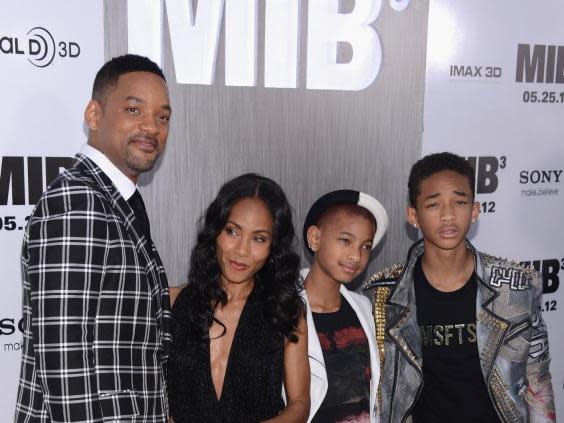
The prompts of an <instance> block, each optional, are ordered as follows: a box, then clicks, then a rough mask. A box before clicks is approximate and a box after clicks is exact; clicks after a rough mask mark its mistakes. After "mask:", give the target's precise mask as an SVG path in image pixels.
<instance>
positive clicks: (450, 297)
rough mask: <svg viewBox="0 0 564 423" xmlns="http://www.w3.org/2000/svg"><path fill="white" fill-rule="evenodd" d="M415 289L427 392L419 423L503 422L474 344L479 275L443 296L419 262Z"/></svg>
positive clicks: (423, 393) (420, 401)
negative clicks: (488, 388) (492, 399)
mask: <svg viewBox="0 0 564 423" xmlns="http://www.w3.org/2000/svg"><path fill="white" fill-rule="evenodd" d="M414 284H415V300H416V308H417V322H418V324H419V329H420V331H421V337H422V341H423V348H422V353H423V390H422V391H421V395H420V397H419V399H418V401H417V403H416V405H415V408H414V410H413V417H414V420H415V423H441V422H445V423H452V422H457V423H466V422H467V423H471V422H472V423H474V422H475V423H478V422H479V423H490V422H491V423H494V422H495V423H499V421H500V420H499V418H498V416H497V413H496V411H495V409H494V407H493V404H492V401H491V399H490V396H489V393H488V391H487V388H486V384H485V382H484V376H483V374H482V370H481V367H480V359H479V354H478V344H477V342H476V340H477V336H476V296H477V293H478V282H477V279H476V274H475V273H473V274H472V276H471V277H470V279H469V280H468V281H467V282H466V284H465V285H464V286H463V287H462V288H460V289H458V290H456V291H453V292H443V291H439V290H437V289H435V288H434V287H433V286H432V285H431V284H430V283H429V281H428V280H427V278H426V277H425V273H424V272H423V268H422V265H421V257H419V259H418V260H417V262H416V264H415V269H414Z"/></svg>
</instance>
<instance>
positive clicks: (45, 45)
mask: <svg viewBox="0 0 564 423" xmlns="http://www.w3.org/2000/svg"><path fill="white" fill-rule="evenodd" d="M0 53H1V54H5V55H16V56H17V55H20V56H25V57H27V60H28V61H29V63H31V64H32V65H33V66H37V67H38V68H45V67H47V66H49V65H50V64H51V63H53V60H55V57H56V56H59V57H61V58H70V59H74V58H77V57H78V56H80V46H79V44H78V43H77V42H75V41H55V38H54V37H53V35H52V34H51V32H49V31H48V30H47V29H46V28H43V27H42V26H36V27H35V28H31V29H30V30H29V31H28V32H27V33H26V35H25V37H17V36H13V35H3V36H1V37H0Z"/></svg>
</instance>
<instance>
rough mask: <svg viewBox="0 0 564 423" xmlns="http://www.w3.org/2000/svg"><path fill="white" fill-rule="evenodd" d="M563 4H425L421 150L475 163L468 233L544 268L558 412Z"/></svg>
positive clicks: (563, 408)
mask: <svg viewBox="0 0 564 423" xmlns="http://www.w3.org/2000/svg"><path fill="white" fill-rule="evenodd" d="M563 17H564V4H563V3H562V2H561V1H558V0H550V1H544V2H542V4H541V3H539V2H531V1H525V0H520V1H515V0H504V1H495V2H492V1H489V0H476V1H472V2H461V1H456V0H433V1H431V3H430V10H429V26H428V28H429V29H428V40H427V72H426V86H425V106H424V128H425V130H424V132H423V153H424V154H426V153H430V152H438V151H445V150H446V151H454V152H456V153H458V154H460V155H462V156H464V157H467V158H468V160H470V161H471V162H472V163H473V164H474V165H475V168H476V175H477V184H476V194H477V200H478V201H479V202H480V203H481V207H480V208H481V216H480V219H479V221H478V224H477V225H475V226H476V227H475V228H473V231H472V241H473V242H474V243H475V245H476V246H477V247H478V248H479V249H480V250H483V251H486V252H490V253H491V254H494V255H497V256H504V257H508V258H511V259H515V260H518V261H520V262H525V263H527V264H530V265H532V266H534V267H535V268H536V269H537V270H538V271H539V272H540V273H541V275H542V279H543V284H544V298H543V301H542V304H541V308H542V312H543V317H544V319H545V321H546V322H547V325H548V329H549V343H550V350H551V356H552V362H551V372H552V377H553V387H554V391H555V395H556V411H557V413H556V414H557V415H558V416H560V417H561V418H562V416H564V391H563V382H564V338H563V337H562V335H561V334H562V323H563V322H564V296H563V295H562V290H563V289H562V287H561V286H560V282H561V278H563V277H564V271H563V269H564V242H563V240H564V225H563V224H562V218H563V217H564V25H562V24H561V22H562V18H563Z"/></svg>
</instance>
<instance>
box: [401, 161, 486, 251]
mask: <svg viewBox="0 0 564 423" xmlns="http://www.w3.org/2000/svg"><path fill="white" fill-rule="evenodd" d="M479 213H480V207H479V203H477V202H474V203H472V192H471V189H470V184H469V183H468V179H467V177H466V176H464V175H461V174H459V173H457V172H454V171H452V170H444V171H441V172H437V173H435V174H434V175H431V176H429V177H428V178H426V179H424V180H423V181H421V186H420V194H419V195H418V196H417V201H416V204H415V207H408V209H407V220H408V221H409V223H410V224H412V225H417V227H419V228H420V229H421V232H422V233H423V238H424V239H425V242H426V244H427V245H431V246H434V247H436V248H439V249H441V250H453V249H456V248H457V247H459V246H460V245H463V242H464V240H465V238H466V234H467V233H468V229H469V228H470V224H471V223H472V222H473V221H475V220H476V219H477V218H478V215H479Z"/></svg>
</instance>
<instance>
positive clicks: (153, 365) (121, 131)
mask: <svg viewBox="0 0 564 423" xmlns="http://www.w3.org/2000/svg"><path fill="white" fill-rule="evenodd" d="M170 113H171V110H170V105H169V98H168V90H167V86H166V82H165V78H164V75H163V73H162V71H161V70H160V68H159V67H158V66H157V65H156V64H154V63H153V62H151V61H150V60H149V59H147V58H144V57H140V56H134V55H126V56H121V57H118V58H114V59H112V60H111V61H110V62H108V63H106V64H105V65H104V66H103V67H102V68H101V69H100V71H99V72H98V74H97V75H96V79H95V81H94V89H93V94H92V100H91V101H90V102H89V103H88V105H87V107H86V111H85V119H86V123H87V124H88V127H89V136H88V144H87V145H85V146H84V148H83V149H82V151H81V153H80V154H77V156H76V159H75V162H74V164H73V167H72V168H71V169H68V170H66V171H64V172H63V173H62V174H61V175H59V177H58V178H57V179H55V181H54V182H53V183H52V184H51V185H50V186H49V188H48V189H47V191H46V192H45V193H44V194H43V195H42V197H41V199H40V200H39V203H38V204H37V206H36V207H35V209H34V211H33V213H32V216H31V218H30V220H29V224H28V226H27V228H26V232H25V236H24V244H23V252H22V276H23V314H24V339H23V343H24V346H23V354H22V366H21V376H20V383H19V389H18V396H17V405H16V416H15V421H16V422H29V423H32V422H53V423H54V422H109V421H111V422H159V423H164V422H166V421H167V418H168V403H167V396H166V375H165V369H166V360H167V355H168V346H169V344H170V340H171V338H170V330H169V322H170V304H169V295H168V285H167V280H166V276H165V273H164V269H163V265H162V262H161V260H160V258H159V255H158V254H157V251H156V249H155V247H154V245H153V243H152V241H151V238H150V230H149V225H148V219H147V218H146V213H145V211H144V207H143V204H142V200H141V199H140V196H139V193H138V191H137V190H136V182H137V178H138V176H139V175H140V174H141V173H142V172H145V171H147V170H149V169H151V168H152V167H153V165H154V163H155V161H156V159H157V157H158V156H159V155H160V154H161V153H162V151H163V149H164V146H165V143H166V138H167V135H168V125H169V119H170ZM128 200H129V202H128ZM132 200H134V201H135V204H133V201H132Z"/></svg>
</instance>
